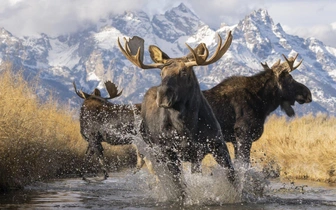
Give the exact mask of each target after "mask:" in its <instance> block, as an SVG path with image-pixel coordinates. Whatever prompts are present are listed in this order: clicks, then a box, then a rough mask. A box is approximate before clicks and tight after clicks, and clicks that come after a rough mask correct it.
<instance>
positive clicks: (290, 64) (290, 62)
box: [282, 53, 303, 72]
mask: <svg viewBox="0 0 336 210" xmlns="http://www.w3.org/2000/svg"><path fill="white" fill-rule="evenodd" d="M298 55H299V53H297V54H296V56H295V57H294V58H293V57H290V58H288V59H287V58H286V56H285V55H284V54H282V56H283V57H284V58H285V60H286V61H287V64H288V66H289V68H290V70H288V72H292V71H294V70H295V69H297V68H298V67H299V66H300V65H301V63H302V61H303V59H302V60H301V61H300V62H299V64H298V65H296V66H295V67H294V62H295V60H296V58H297V57H298Z"/></svg>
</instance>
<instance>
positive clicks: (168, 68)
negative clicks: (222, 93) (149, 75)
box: [118, 32, 234, 197]
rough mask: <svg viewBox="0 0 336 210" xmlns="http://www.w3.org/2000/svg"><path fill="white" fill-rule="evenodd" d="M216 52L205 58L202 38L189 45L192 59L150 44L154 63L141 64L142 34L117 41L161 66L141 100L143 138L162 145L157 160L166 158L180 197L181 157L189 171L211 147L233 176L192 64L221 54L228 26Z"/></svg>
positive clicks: (132, 56) (135, 59)
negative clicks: (145, 60)
mask: <svg viewBox="0 0 336 210" xmlns="http://www.w3.org/2000/svg"><path fill="white" fill-rule="evenodd" d="M218 37H219V43H218V46H217V48H216V52H215V53H214V55H212V57H211V58H209V59H208V55H209V51H208V49H207V47H206V45H205V44H204V43H201V44H199V47H198V48H197V50H196V51H195V50H193V49H192V48H191V47H190V46H189V45H187V44H186V45H187V47H188V48H189V50H190V52H191V54H192V59H190V60H188V58H187V57H184V58H170V57H169V56H168V55H167V54H166V53H164V52H163V51H162V50H161V49H160V48H158V47H156V46H154V45H151V46H149V52H150V55H151V58H152V59H153V61H154V62H155V63H152V64H144V63H143V55H144V40H143V39H142V38H140V37H137V36H134V37H133V38H131V39H129V40H128V41H127V39H126V38H125V39H124V41H125V47H122V46H121V43H120V41H119V39H118V45H119V48H120V50H121V51H122V53H123V54H124V55H125V57H126V58H127V59H128V60H129V61H131V62H132V63H133V64H134V65H136V66H138V67H140V68H141V69H154V68H158V69H160V70H161V84H160V85H158V86H154V87H151V88H150V89H149V90H148V91H147V92H146V93H145V95H144V99H143V102H142V104H141V116H142V118H143V122H142V125H141V134H142V136H143V138H144V141H145V142H146V143H147V144H149V145H153V146H155V145H156V146H159V148H160V149H161V154H162V155H161V156H160V158H159V159H160V161H161V162H163V163H166V164H167V166H168V169H169V171H170V172H171V173H172V175H173V180H174V182H175V184H176V185H177V187H178V189H179V190H180V193H182V197H183V195H184V190H183V187H182V186H183V184H182V181H181V177H180V176H181V161H189V162H191V164H192V171H193V172H194V171H197V170H199V163H200V161H201V160H202V159H203V157H204V156H205V155H206V154H208V153H211V154H212V155H213V156H214V158H215V159H216V161H217V162H218V163H219V164H220V165H221V166H222V167H226V168H228V169H229V173H228V178H229V180H230V181H231V182H234V168H233V165H232V162H231V158H230V155H229V152H228V149H227V146H226V143H225V141H224V139H223V136H222V132H221V128H220V125H219V124H218V121H217V120H216V117H215V115H214V114H213V112H212V109H211V107H210V106H209V104H208V102H207V100H206V99H205V98H204V96H203V94H202V92H201V90H200V86H199V83H198V80H197V78H196V75H195V73H194V70H193V68H192V67H193V66H206V65H209V64H212V63H214V62H216V61H217V60H219V59H220V58H221V57H222V56H223V55H224V54H225V52H226V51H227V50H228V48H229V46H230V45H231V42H232V35H231V32H229V33H228V35H227V39H226V41H225V43H224V44H223V45H222V39H221V37H220V35H218Z"/></svg>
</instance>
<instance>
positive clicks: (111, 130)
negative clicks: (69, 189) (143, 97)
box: [73, 81, 144, 179]
mask: <svg viewBox="0 0 336 210" xmlns="http://www.w3.org/2000/svg"><path fill="white" fill-rule="evenodd" d="M73 85H74V88H75V92H76V94H77V95H78V96H79V97H80V98H82V99H84V102H83V104H82V106H81V109H80V119H79V120H80V132H81V134H82V136H83V138H84V139H85V140H86V141H87V142H88V148H87V151H86V156H85V161H88V160H89V159H90V158H91V157H92V155H94V154H95V155H96V156H97V157H98V160H99V163H100V164H101V167H102V169H103V172H104V178H105V179H106V178H107V177H108V171H107V168H106V163H105V161H104V156H103V150H104V149H103V146H102V142H107V143H108V144H111V145H127V144H132V137H131V136H130V135H128V134H131V135H134V134H135V130H134V117H135V116H134V115H135V114H137V115H139V114H140V111H138V108H137V107H135V106H132V105H120V104H113V103H110V102H109V101H108V99H113V98H116V97H118V96H120V95H121V93H122V91H120V92H119V93H118V89H117V87H116V85H115V84H114V83H112V82H110V81H107V82H105V87H106V90H107V92H108V93H109V95H110V96H109V97H107V98H103V97H102V96H101V94H100V91H99V89H97V88H96V89H95V90H94V91H93V93H92V94H88V93H85V92H83V91H78V90H77V88H76V84H75V82H74V83H73ZM137 158H138V161H137V168H138V169H139V168H141V167H142V165H143V163H144V162H143V160H142V158H141V157H140V154H139V153H138V152H137ZM83 178H84V176H83Z"/></svg>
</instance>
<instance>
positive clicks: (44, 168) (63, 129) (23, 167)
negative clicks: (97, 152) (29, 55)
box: [0, 64, 136, 190]
mask: <svg viewBox="0 0 336 210" xmlns="http://www.w3.org/2000/svg"><path fill="white" fill-rule="evenodd" d="M0 68H1V70H2V71H1V70H0V190H1V189H2V190H6V189H11V188H19V187H23V186H24V185H26V184H28V183H31V182H33V181H36V180H39V179H45V178H53V177H55V176H59V175H61V174H64V173H74V172H76V171H77V170H79V169H80V168H81V167H82V165H83V159H84V153H85V151H86V147H87V142H86V141H84V140H83V139H82V137H81V135H80V132H79V122H78V120H76V119H74V118H73V116H74V113H73V112H71V111H70V109H68V108H64V107H60V106H59V105H57V102H56V101H55V100H52V99H50V100H49V101H47V102H46V103H40V102H39V101H38V99H37V97H36V95H35V91H34V88H33V87H31V86H29V84H27V82H26V81H25V80H24V79H23V76H22V75H21V74H20V73H17V74H14V73H13V72H12V71H11V66H10V65H9V64H4V65H2V66H1V67H0ZM104 147H105V148H106V149H105V154H107V155H106V156H107V159H108V161H109V162H111V164H112V165H113V166H115V167H118V166H120V165H122V164H129V163H130V162H135V160H136V156H135V152H134V148H133V147H123V148H121V147H111V146H107V145H104ZM120 156H122V157H120ZM125 158H126V161H124V162H121V161H119V159H123V160H124V159H125Z"/></svg>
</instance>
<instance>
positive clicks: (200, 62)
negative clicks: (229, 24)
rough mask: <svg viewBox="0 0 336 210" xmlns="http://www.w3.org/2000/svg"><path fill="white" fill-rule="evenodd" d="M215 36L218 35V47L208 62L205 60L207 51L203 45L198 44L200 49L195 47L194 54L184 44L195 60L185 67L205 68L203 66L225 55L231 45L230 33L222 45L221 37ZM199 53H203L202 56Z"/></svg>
mask: <svg viewBox="0 0 336 210" xmlns="http://www.w3.org/2000/svg"><path fill="white" fill-rule="evenodd" d="M217 35H218V38H219V41H218V45H217V48H216V51H215V53H214V54H213V55H212V56H211V58H210V59H209V60H207V58H208V55H209V50H208V48H207V47H206V45H205V44H204V43H201V44H200V45H201V46H202V47H201V48H200V46H198V47H197V49H198V52H195V51H194V50H193V49H192V48H191V47H190V46H189V45H188V44H187V43H186V45H187V47H188V49H189V50H190V52H191V53H192V54H193V56H194V59H195V60H194V61H191V62H188V63H186V66H205V65H209V64H212V63H214V62H216V61H218V60H219V59H220V58H221V57H222V56H223V55H224V54H225V53H226V51H227V50H228V49H229V47H230V45H231V43H232V34H231V31H230V32H229V33H228V35H227V37H226V40H225V43H224V45H222V38H221V36H220V35H219V34H217ZM200 49H203V50H200ZM201 51H203V54H200V52H201Z"/></svg>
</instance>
